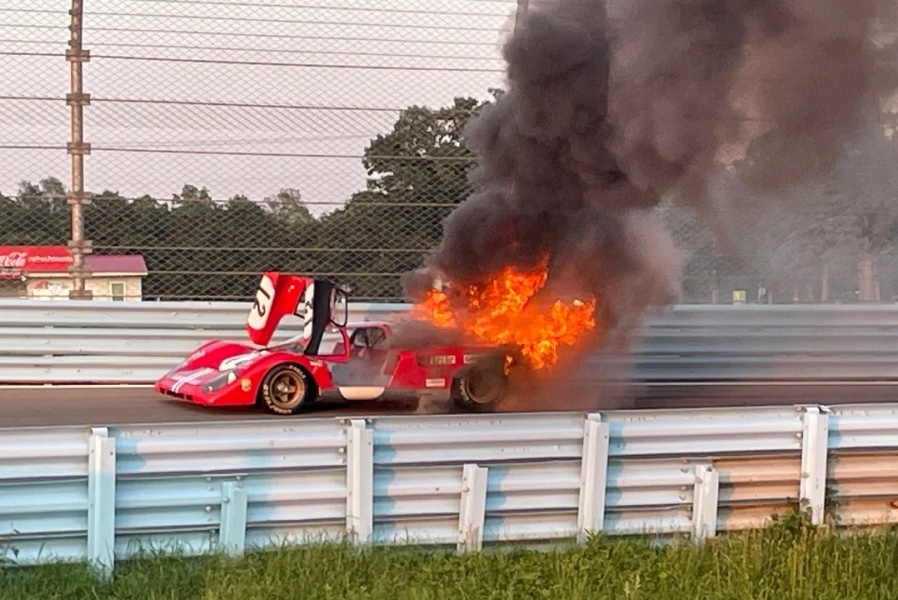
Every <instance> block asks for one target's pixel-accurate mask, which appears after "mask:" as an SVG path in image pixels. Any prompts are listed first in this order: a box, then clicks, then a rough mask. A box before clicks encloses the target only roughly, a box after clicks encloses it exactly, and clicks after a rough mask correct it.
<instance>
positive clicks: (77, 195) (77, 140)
mask: <svg viewBox="0 0 898 600" xmlns="http://www.w3.org/2000/svg"><path fill="white" fill-rule="evenodd" d="M83 11H84V0H72V8H71V10H70V11H69V15H71V17H72V21H71V25H70V26H69V30H70V31H71V37H70V38H69V49H68V50H66V53H65V58H66V60H67V61H68V62H69V64H70V65H71V68H72V76H71V85H72V89H71V93H69V94H67V95H66V98H65V101H66V104H68V105H69V106H70V107H71V109H72V140H71V141H70V142H69V143H68V144H67V150H68V153H69V155H71V157H72V186H71V190H70V191H69V193H68V194H66V200H67V201H68V203H69V205H70V206H71V207H72V239H71V240H69V250H70V251H71V253H72V266H71V267H70V269H69V272H70V273H71V274H72V277H73V279H74V280H75V286H74V289H73V290H72V291H71V292H70V293H69V298H71V299H73V300H90V299H91V298H92V297H93V295H92V294H91V292H90V291H89V290H87V289H86V286H85V278H86V277H89V276H90V271H89V269H87V268H86V266H85V264H84V256H85V255H86V254H90V252H91V243H90V241H89V240H85V239H84V206H85V205H87V204H90V197H89V195H88V194H87V193H86V192H85V191H84V156H85V155H86V154H90V144H86V143H84V107H85V106H88V105H89V104H90V94H85V93H84V92H83V85H82V84H83V77H82V69H81V67H82V64H83V63H85V62H88V61H90V51H89V50H85V49H84V48H82V47H81V39H82V23H83V18H82V17H83Z"/></svg>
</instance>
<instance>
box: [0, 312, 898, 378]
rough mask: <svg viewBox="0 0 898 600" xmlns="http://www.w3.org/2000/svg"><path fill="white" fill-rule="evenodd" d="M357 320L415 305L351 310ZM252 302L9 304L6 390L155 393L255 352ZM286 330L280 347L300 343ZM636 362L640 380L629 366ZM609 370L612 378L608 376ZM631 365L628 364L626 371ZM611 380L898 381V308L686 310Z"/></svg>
mask: <svg viewBox="0 0 898 600" xmlns="http://www.w3.org/2000/svg"><path fill="white" fill-rule="evenodd" d="M350 306H351V313H350V319H351V320H355V321H361V320H377V319H388V318H390V317H393V316H396V315H399V314H401V313H405V312H407V310H408V308H409V307H408V305H405V304H350ZM248 310H249V307H248V305H247V304H246V303H242V302H218V303H210V302H159V303H155V302H144V303H128V302H112V301H87V302H84V301H77V302H75V301H59V302H46V301H44V302H40V301H22V300H3V301H0V384H2V383H13V384H30V383H35V384H43V383H101V384H117V383H130V384H148V383H152V382H154V381H155V380H156V379H158V377H160V376H161V375H162V374H164V373H165V372H167V371H168V370H169V369H170V368H171V367H172V366H173V365H175V364H178V362H180V361H181V360H182V359H183V358H184V357H185V356H186V355H187V354H189V353H190V352H191V351H192V350H193V349H195V348H196V347H197V346H198V345H200V344H201V343H203V342H204V341H206V340H209V339H213V338H220V339H228V340H237V341H246V339H247V338H246V334H245V332H244V329H243V327H244V321H245V318H246V314H247V311H248ZM297 321H298V319H293V322H290V320H289V319H288V320H285V322H284V327H283V329H282V330H281V332H280V335H279V339H283V338H284V337H287V336H290V335H295V334H296V333H297V332H298V329H297V324H296V322H297ZM631 359H632V361H633V368H634V369H635V371H632V372H630V371H628V370H627V369H625V368H619V367H621V366H626V364H627V363H628V362H629V361H630V360H631ZM599 363H602V364H606V365H609V366H610V367H613V368H608V369H601V368H599V367H600V365H599ZM622 363H623V365H622ZM586 369H587V372H588V374H589V376H590V377H591V378H592V379H593V380H594V381H596V382H598V381H599V380H601V379H629V378H635V379H637V380H641V381H646V382H653V381H654V382H665V381H678V382H683V381H705V382H723V381H750V380H764V381H776V380H802V379H814V380H818V381H825V380H841V381H852V380H879V381H883V380H898V305H872V306H869V305H843V306H838V305H835V306H807V305H805V306H758V305H745V306H708V305H699V306H677V307H675V308H674V309H673V310H672V311H671V312H670V313H669V314H667V315H664V316H660V317H654V318H652V319H650V320H649V322H648V327H647V329H646V331H645V335H644V337H643V338H642V340H641V341H640V342H639V343H637V344H636V345H635V347H634V348H633V349H632V352H631V356H630V357H624V358H619V359H614V360H612V359H604V360H602V361H598V360H596V361H592V363H591V364H589V365H587V367H586Z"/></svg>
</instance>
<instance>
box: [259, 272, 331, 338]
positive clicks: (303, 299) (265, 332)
mask: <svg viewBox="0 0 898 600" xmlns="http://www.w3.org/2000/svg"><path fill="white" fill-rule="evenodd" d="M338 304H342V309H339V308H338ZM340 312H342V314H339V313H340ZM291 314H292V315H294V316H297V317H299V318H301V319H302V345H303V347H304V348H305V352H306V354H310V355H314V354H317V353H318V349H319V346H320V345H321V338H322V337H323V336H324V332H325V330H326V329H327V327H328V325H336V326H338V327H343V326H345V325H346V318H347V316H348V308H347V306H346V293H345V292H344V291H343V290H341V289H340V288H339V287H337V285H336V284H334V283H333V282H332V281H328V280H327V279H319V278H314V277H302V276H299V275H289V274H285V273H278V272H275V271H269V272H266V273H263V274H262V279H261V281H260V282H259V287H258V289H257V290H256V300H255V302H253V306H252V308H251V309H250V311H249V315H248V316H247V317H246V332H247V334H248V335H249V338H250V340H252V342H253V343H254V344H257V345H260V346H266V345H268V343H269V342H270V341H271V338H272V337H273V336H274V332H275V331H276V330H277V327H278V325H279V324H280V322H281V320H282V319H283V318H284V317H285V316H287V315H291Z"/></svg>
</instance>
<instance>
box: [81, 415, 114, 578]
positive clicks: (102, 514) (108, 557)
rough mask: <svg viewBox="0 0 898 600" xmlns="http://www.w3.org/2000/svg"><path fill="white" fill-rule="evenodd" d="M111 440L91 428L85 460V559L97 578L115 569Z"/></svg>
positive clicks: (104, 431)
mask: <svg viewBox="0 0 898 600" xmlns="http://www.w3.org/2000/svg"><path fill="white" fill-rule="evenodd" d="M115 458H116V450H115V438H111V437H109V430H108V429H106V428H105V427H93V428H91V430H90V438H88V459H87V499H88V505H87V559H88V562H89V563H90V565H91V568H93V569H94V570H95V571H96V572H97V573H98V574H99V575H100V576H101V577H104V578H108V577H110V576H111V575H112V572H113V569H114V566H115Z"/></svg>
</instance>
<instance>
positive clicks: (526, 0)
mask: <svg viewBox="0 0 898 600" xmlns="http://www.w3.org/2000/svg"><path fill="white" fill-rule="evenodd" d="M529 7H530V0H518V8H517V10H516V11H515V13H514V30H515V31H517V30H518V29H519V28H520V27H521V24H522V23H523V22H524V17H526V16H527V9H528V8H529Z"/></svg>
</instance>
